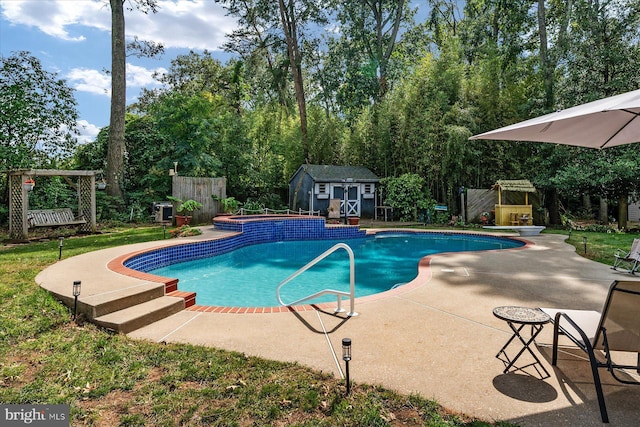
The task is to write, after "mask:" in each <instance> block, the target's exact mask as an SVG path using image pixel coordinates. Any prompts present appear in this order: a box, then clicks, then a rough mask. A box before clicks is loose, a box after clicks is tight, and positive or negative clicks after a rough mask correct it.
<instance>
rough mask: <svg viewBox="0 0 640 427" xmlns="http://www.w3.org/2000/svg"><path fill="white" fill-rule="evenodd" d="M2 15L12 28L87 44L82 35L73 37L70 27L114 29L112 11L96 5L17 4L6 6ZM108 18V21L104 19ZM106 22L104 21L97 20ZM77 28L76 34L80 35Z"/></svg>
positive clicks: (22, 1) (58, 1)
mask: <svg viewBox="0 0 640 427" xmlns="http://www.w3.org/2000/svg"><path fill="white" fill-rule="evenodd" d="M2 14H3V16H4V18H5V19H6V20H7V21H9V22H11V23H12V24H21V25H27V26H30V27H36V28H38V29H39V30H40V31H42V32H43V33H45V34H48V35H50V36H52V37H56V38H60V39H63V40H69V41H84V40H85V37H84V36H83V35H82V34H78V35H73V36H72V35H71V34H70V33H69V30H70V29H69V27H71V26H74V25H77V24H80V25H84V26H88V27H95V28H99V29H101V30H109V29H110V28H111V23H110V19H111V18H110V15H109V13H108V9H107V10H106V14H105V10H104V7H103V5H102V4H101V3H99V2H94V1H84V0H83V1H62V0H54V1H42V0H37V1H34V0H16V1H9V2H7V1H5V2H3V3H2ZM103 15H106V20H105V19H104V18H105V16H103ZM96 18H102V19H98V20H97V19H96ZM77 30H78V29H77V28H73V32H74V33H75V32H77Z"/></svg>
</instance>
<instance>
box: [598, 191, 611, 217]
mask: <svg viewBox="0 0 640 427" xmlns="http://www.w3.org/2000/svg"><path fill="white" fill-rule="evenodd" d="M598 220H599V221H600V224H608V223H609V203H608V202H607V199H606V198H605V197H602V196H600V212H599V213H598Z"/></svg>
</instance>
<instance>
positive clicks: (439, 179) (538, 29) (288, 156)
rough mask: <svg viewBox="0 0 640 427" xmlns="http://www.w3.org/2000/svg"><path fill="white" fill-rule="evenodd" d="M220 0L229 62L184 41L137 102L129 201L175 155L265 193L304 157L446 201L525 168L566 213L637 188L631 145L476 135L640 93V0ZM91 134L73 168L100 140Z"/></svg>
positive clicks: (256, 195) (157, 182)
mask: <svg viewBox="0 0 640 427" xmlns="http://www.w3.org/2000/svg"><path fill="white" fill-rule="evenodd" d="M115 1H121V0H115ZM219 2H220V3H222V4H223V5H224V6H225V7H226V9H227V11H228V13H229V14H230V15H232V16H234V17H235V18H236V19H238V22H239V26H238V28H237V29H236V30H235V31H234V32H233V33H232V34H229V35H228V42H227V43H226V45H225V49H227V50H228V51H229V52H233V53H234V54H235V55H234V58H233V59H231V60H229V61H228V62H227V63H224V64H223V63H221V62H219V61H217V60H216V59H214V58H213V57H212V55H211V53H210V52H207V51H204V52H190V53H188V54H186V55H180V56H178V57H177V58H175V59H174V60H173V61H172V65H171V67H170V69H169V70H168V71H167V72H166V73H164V74H162V75H158V76H157V77H156V78H157V80H158V82H159V83H160V84H161V87H160V88H159V89H156V90H153V91H145V92H144V93H143V95H142V96H141V97H140V99H139V101H138V102H136V104H134V105H130V106H129V115H128V116H127V118H126V121H125V124H124V127H125V154H124V157H123V159H124V162H125V163H124V164H123V170H124V171H127V172H126V176H125V177H123V179H124V180H125V181H126V182H125V184H124V187H123V188H124V190H125V197H127V195H129V196H130V197H133V196H134V195H135V197H149V198H150V197H157V196H158V195H159V194H161V193H162V192H166V191H167V188H168V182H169V181H168V177H167V176H166V170H167V169H168V168H169V167H171V165H172V164H173V162H176V161H177V162H179V164H180V165H181V166H180V167H181V171H182V172H183V173H184V174H188V175H192V176H214V175H218V176H220V175H224V176H227V182H228V191H229V193H230V194H231V195H233V196H235V197H236V198H238V199H240V200H243V201H245V200H248V199H251V200H257V199H260V198H262V199H263V200H270V201H271V202H270V203H272V202H273V200H277V199H278V198H280V200H285V199H286V197H284V196H285V195H286V191H287V183H288V180H289V178H290V177H291V175H292V174H293V172H294V171H295V170H296V169H297V168H298V167H299V166H300V165H301V164H303V163H305V162H311V163H326V164H350V165H361V166H366V167H368V168H370V169H371V170H372V171H374V172H375V173H376V174H378V175H379V176H381V177H384V178H387V177H396V178H397V177H400V176H406V175H407V174H410V176H414V175H415V176H418V177H420V178H421V179H423V180H424V183H423V184H421V185H423V186H424V188H425V190H426V191H428V192H429V193H430V196H431V197H432V198H433V199H435V200H437V201H438V202H440V203H446V204H448V205H450V206H455V205H456V203H457V199H458V189H459V188H460V187H467V188H489V187H490V186H491V185H492V184H493V183H494V182H495V181H496V180H498V179H505V178H508V179H529V180H531V181H532V182H533V183H534V184H535V185H536V187H537V188H539V189H541V190H542V191H543V192H544V200H545V204H546V205H547V206H546V207H547V208H548V209H550V211H551V215H550V216H551V218H552V220H554V221H557V220H558V218H559V215H557V214H555V213H554V212H557V210H558V208H559V207H560V206H561V205H560V203H559V202H560V199H563V200H564V208H565V209H567V210H570V209H572V204H573V203H574V201H575V200H578V199H579V197H578V196H591V197H594V198H602V199H607V200H610V201H613V202H615V201H616V200H622V199H623V198H625V197H626V196H627V195H630V194H632V193H634V192H636V191H637V190H638V187H639V182H640V175H639V174H637V173H636V172H637V168H638V164H639V161H638V160H639V159H638V158H637V156H636V155H635V152H634V150H633V149H632V148H628V149H626V148H627V147H623V148H620V149H612V150H611V151H608V152H606V153H592V152H587V151H585V150H584V149H577V148H567V147H556V146H553V145H550V144H540V143H527V142H522V143H514V142H504V141H469V140H468V137H469V136H471V135H473V134H477V133H481V132H483V131H487V130H490V129H493V128H497V127H501V126H505V125H508V124H511V123H515V122H518V121H521V120H525V119H528V118H531V117H535V116H538V115H541V114H544V113H547V112H549V111H553V110H555V109H557V108H567V107H570V106H573V105H577V104H579V103H582V102H587V101H591V100H594V99H598V98H601V97H604V96H609V95H613V94H617V93H622V92H625V91H629V90H633V89H637V88H638V87H639V86H640V75H639V74H638V73H637V69H638V67H639V65H640V41H639V40H638V37H637V34H636V33H637V28H638V26H639V25H640V0H612V1H608V2H593V1H588V0H573V1H571V2H563V1H556V0H539V1H537V2H531V1H523V0H518V1H516V2H510V3H506V2H503V1H497V0H468V1H466V2H465V3H464V4H463V5H461V4H460V3H459V2H456V1H454V0H429V1H428V2H426V3H427V4H428V5H429V6H430V8H431V10H430V12H429V13H428V14H427V15H426V17H424V15H421V16H423V17H424V19H423V21H422V22H416V20H417V19H418V15H416V14H415V11H414V10H412V9H411V5H412V4H413V3H411V2H406V1H404V0H366V1H359V2H335V1H330V0H327V1H325V2H321V3H318V2H309V1H292V0H291V1H290V0H286V1H285V0H282V1H278V2H270V1H263V0H251V1H249V0H247V1H239V0H226V1H221V0H220V1H219ZM34 80H35V79H34ZM25 87H26V86H25ZM3 96H4V95H3ZM61 99H64V98H61ZM25 102H34V103H35V102H36V101H25ZM65 105H67V106H74V105H75V104H74V103H73V102H72V101H70V102H68V103H66V102H65ZM12 120H13V119H12ZM17 123H19V120H18V118H17V117H16V119H15V124H17ZM12 124H13V122H12ZM50 127H51V128H53V127H54V126H50ZM3 134H4V135H7V133H6V132H5V133H3ZM101 138H102V137H99V138H98V141H96V143H95V144H96V147H93V148H92V147H87V148H85V147H83V149H82V150H81V152H80V153H79V154H81V155H78V156H77V157H76V161H77V162H78V165H79V166H83V164H84V163H85V162H86V161H89V159H90V158H91V159H93V160H95V159H96V158H97V156H96V155H90V156H89V155H88V153H102V152H103V151H102V150H103V149H104V148H103V147H102V146H101V144H102V143H103V142H102V139H101ZM4 146H7V147H8V146H11V144H5V145H3V147H4ZM143 147H144V148H143ZM138 158H143V159H144V160H143V162H142V163H140V164H138ZM141 195H142V196H141Z"/></svg>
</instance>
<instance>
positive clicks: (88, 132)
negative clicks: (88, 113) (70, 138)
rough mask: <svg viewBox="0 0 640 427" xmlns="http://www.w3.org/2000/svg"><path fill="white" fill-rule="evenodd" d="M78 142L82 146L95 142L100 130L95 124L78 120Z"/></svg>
mask: <svg viewBox="0 0 640 427" xmlns="http://www.w3.org/2000/svg"><path fill="white" fill-rule="evenodd" d="M77 125H78V132H80V135H78V142H80V144H87V143H89V142H93V141H95V140H96V138H97V137H98V132H100V128H99V127H97V126H96V125H94V124H91V123H89V122H88V121H86V120H78V122H77Z"/></svg>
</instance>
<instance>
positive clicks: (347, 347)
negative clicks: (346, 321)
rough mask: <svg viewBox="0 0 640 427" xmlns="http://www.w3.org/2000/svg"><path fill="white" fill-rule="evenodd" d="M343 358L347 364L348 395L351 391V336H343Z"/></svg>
mask: <svg viewBox="0 0 640 427" xmlns="http://www.w3.org/2000/svg"><path fill="white" fill-rule="evenodd" d="M342 360H344V365H345V379H346V381H347V396H348V395H349V393H350V392H351V382H350V381H349V361H350V360H351V338H342Z"/></svg>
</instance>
